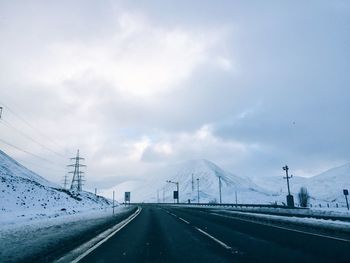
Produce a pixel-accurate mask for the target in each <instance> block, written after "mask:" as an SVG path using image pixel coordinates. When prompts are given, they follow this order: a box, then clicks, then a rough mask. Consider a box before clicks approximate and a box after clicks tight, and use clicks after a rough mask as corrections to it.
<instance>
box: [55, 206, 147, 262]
mask: <svg viewBox="0 0 350 263" xmlns="http://www.w3.org/2000/svg"><path fill="white" fill-rule="evenodd" d="M141 210H142V208H141V207H138V208H137V211H136V212H135V213H133V214H132V215H131V216H129V217H128V218H126V219H124V220H123V221H121V222H120V223H118V224H116V225H115V226H113V227H112V228H110V229H108V230H106V231H104V232H103V233H101V234H99V235H98V236H96V237H95V238H93V239H91V240H90V241H88V242H86V243H84V244H82V245H81V246H79V247H78V248H76V249H74V250H72V251H71V252H69V253H68V254H67V255H65V256H63V257H61V258H60V259H58V260H56V261H55V263H63V262H71V263H77V262H79V261H80V260H82V259H83V258H84V257H86V256H87V255H88V254H90V253H91V252H92V251H94V250H95V249H96V248H98V247H99V246H101V245H102V244H103V243H105V242H106V241H107V240H108V239H110V238H111V237H112V236H114V235H115V234H116V233H117V232H119V231H120V230H121V229H123V228H124V227H125V226H126V225H127V224H129V223H130V222H131V221H132V220H133V219H134V218H135V217H137V216H138V215H139V214H140V212H141ZM96 242H97V243H96Z"/></svg>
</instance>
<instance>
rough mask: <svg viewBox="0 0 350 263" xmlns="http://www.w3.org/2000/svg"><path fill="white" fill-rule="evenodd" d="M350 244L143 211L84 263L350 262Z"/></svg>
mask: <svg viewBox="0 0 350 263" xmlns="http://www.w3.org/2000/svg"><path fill="white" fill-rule="evenodd" d="M349 253H350V243H349V242H345V241H341V240H336V239H330V238H326V237H322V236H316V235H309V234H306V233H303V232H298V231H289V230H286V229H283V228H276V227H272V226H266V225H262V224H256V223H251V222H247V221H242V220H238V219H234V218H229V217H227V216H224V215H218V214H213V213H211V212H210V211H205V210H204V211H203V210H201V209H191V208H176V207H171V206H168V207H162V206H143V207H142V211H141V213H140V214H139V215H138V216H137V217H136V218H135V219H134V220H133V221H131V222H130V223H129V224H128V225H127V226H125V227H124V228H123V229H122V230H120V231H119V232H118V233H116V234H115V235H114V236H113V237H112V238H110V239H109V240H108V241H106V242H105V243H103V244H102V245H101V246H99V247H98V248H97V249H95V250H94V251H92V252H91V253H90V254H88V255H87V256H86V257H85V258H83V259H82V260H81V261H80V262H85V263H88V262H101V263H102V262H129V263H130V262H192V263H193V262H350V257H348V256H349V255H350V254H349Z"/></svg>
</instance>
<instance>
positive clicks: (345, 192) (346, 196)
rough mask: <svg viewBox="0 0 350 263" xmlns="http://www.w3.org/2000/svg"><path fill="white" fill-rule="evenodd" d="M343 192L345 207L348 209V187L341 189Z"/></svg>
mask: <svg viewBox="0 0 350 263" xmlns="http://www.w3.org/2000/svg"><path fill="white" fill-rule="evenodd" d="M343 194H344V195H345V200H346V207H347V208H348V210H349V201H348V195H349V191H348V189H343Z"/></svg>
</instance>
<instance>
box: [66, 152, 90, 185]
mask: <svg viewBox="0 0 350 263" xmlns="http://www.w3.org/2000/svg"><path fill="white" fill-rule="evenodd" d="M70 160H72V161H75V163H74V164H69V165H68V166H69V167H74V171H70V172H69V173H71V174H73V178H72V184H71V185H70V190H71V191H78V192H81V191H82V189H83V181H84V180H83V174H84V172H83V171H81V169H80V168H82V167H86V165H84V164H81V163H80V161H81V160H85V159H84V158H81V157H80V156H79V150H78V151H77V156H76V157H73V158H70Z"/></svg>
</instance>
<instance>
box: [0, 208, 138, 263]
mask: <svg viewBox="0 0 350 263" xmlns="http://www.w3.org/2000/svg"><path fill="white" fill-rule="evenodd" d="M132 209H133V208H132V207H122V206H119V207H116V208H115V216H113V215H112V208H105V209H100V210H93V209H92V210H85V211H82V212H78V213H75V214H66V215H63V214H61V215H60V216H57V217H51V216H48V217H41V218H35V219H31V218H25V219H22V220H19V221H16V223H13V222H10V221H3V222H1V227H0V262H45V261H46V260H49V261H50V260H52V259H53V258H55V257H57V256H59V255H61V254H62V253H66V252H68V251H69V250H70V249H72V248H74V246H77V245H79V244H81V243H82V242H84V241H86V240H88V239H90V238H92V237H94V236H95V235H97V234H98V233H99V232H101V231H103V230H104V229H106V228H108V227H110V226H112V225H114V224H116V223H117V222H119V221H120V220H122V219H124V218H125V217H127V216H128V215H129V214H130V213H131V211H132Z"/></svg>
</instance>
